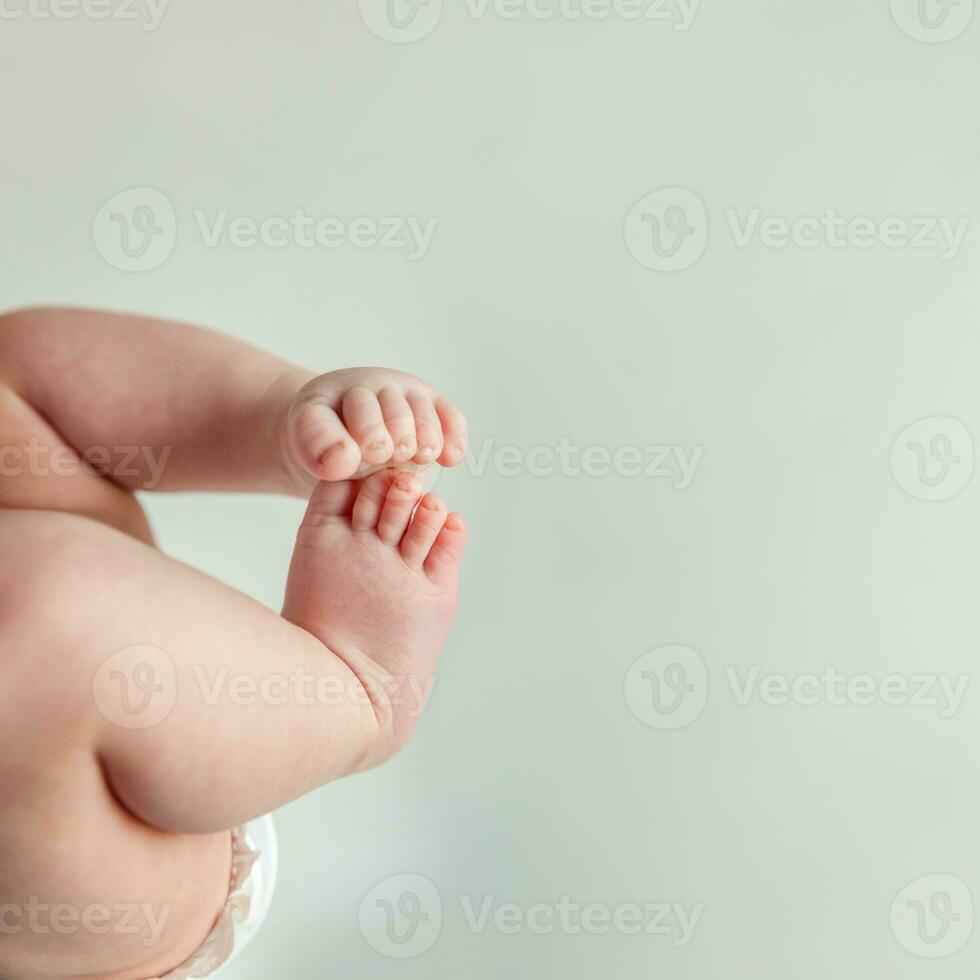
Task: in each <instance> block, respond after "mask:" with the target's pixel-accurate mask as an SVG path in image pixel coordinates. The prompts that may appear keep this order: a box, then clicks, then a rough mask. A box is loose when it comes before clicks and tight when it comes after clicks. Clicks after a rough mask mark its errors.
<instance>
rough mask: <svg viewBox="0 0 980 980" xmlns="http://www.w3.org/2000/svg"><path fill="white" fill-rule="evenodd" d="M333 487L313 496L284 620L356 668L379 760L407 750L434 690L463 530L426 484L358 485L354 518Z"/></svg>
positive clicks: (372, 480)
mask: <svg viewBox="0 0 980 980" xmlns="http://www.w3.org/2000/svg"><path fill="white" fill-rule="evenodd" d="M331 489H332V485H331V484H329V483H321V484H319V485H318V487H317V489H316V490H315V491H314V493H313V495H312V497H311V498H310V504H309V507H308V508H307V511H306V516H305V517H304V519H303V523H302V525H301V526H300V529H299V533H298V535H297V540H296V549H295V551H294V552H293V560H292V565H291V566H290V571H289V581H288V584H287V587H286V602H285V605H284V607H283V616H285V618H286V619H288V620H290V621H291V622H293V623H295V624H296V625H297V626H301V627H302V628H303V629H305V630H307V631H308V632H310V633H312V634H313V635H314V636H315V637H316V638H317V639H318V640H320V642H321V643H323V644H324V645H325V646H326V647H328V648H329V649H330V650H331V651H332V652H333V653H335V654H336V655H337V656H339V657H340V658H341V659H342V660H344V662H345V663H346V664H347V665H348V666H349V667H350V668H351V670H352V671H353V672H354V674H355V675H356V676H357V678H358V679H359V680H360V682H361V683H362V684H363V685H364V687H365V688H366V690H367V693H368V695H369V696H370V697H371V700H372V702H373V703H374V706H375V709H376V712H377V714H378V718H379V720H380V721H381V723H382V728H383V731H384V738H383V742H384V743H385V744H384V745H383V746H381V748H380V750H379V758H377V759H372V760H371V762H370V763H369V764H373V763H374V762H377V761H383V759H386V758H389V757H390V756H391V755H392V754H393V753H394V752H395V751H397V749H398V748H399V747H400V746H401V745H402V744H404V742H405V740H406V739H407V738H408V735H409V734H410V733H411V731H412V729H413V728H414V725H415V723H416V722H417V720H418V717H419V715H420V714H421V713H422V711H423V710H424V708H425V703H426V701H427V700H428V696H429V694H430V693H431V687H432V682H433V675H434V672H435V667H436V663H437V662H438V659H439V656H440V654H441V652H442V648H443V645H444V644H445V641H446V637H447V635H448V633H449V628H450V626H451V624H452V620H453V616H454V614H455V610H456V586H457V579H458V576H459V565H460V560H461V559H462V557H463V549H464V547H465V545H466V535H467V529H466V523H465V522H464V520H463V518H462V517H461V516H460V515H459V514H449V513H447V511H446V505H445V504H444V503H443V502H442V499H441V498H440V497H438V496H436V495H435V494H432V493H429V494H426V495H425V496H424V497H423V496H422V483H421V481H420V480H419V478H418V477H417V476H415V475H414V474H412V473H408V472H405V471H393V470H386V471H384V472H380V473H376V474H374V475H373V476H371V477H368V478H367V479H365V480H364V481H362V483H361V485H360V491H359V493H358V495H357V498H356V500H355V501H354V506H353V510H352V512H351V513H350V514H349V515H345V514H342V513H338V512H337V508H336V495H334V494H332V493H331Z"/></svg>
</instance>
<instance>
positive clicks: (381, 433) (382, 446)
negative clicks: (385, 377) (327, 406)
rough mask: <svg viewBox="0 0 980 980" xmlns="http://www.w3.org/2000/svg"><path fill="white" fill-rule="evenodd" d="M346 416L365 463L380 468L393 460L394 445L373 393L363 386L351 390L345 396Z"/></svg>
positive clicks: (347, 423)
mask: <svg viewBox="0 0 980 980" xmlns="http://www.w3.org/2000/svg"><path fill="white" fill-rule="evenodd" d="M343 413H344V422H345V423H346V425H347V428H348V429H349V430H350V434H351V436H352V437H353V439H354V441H355V442H356V443H357V444H358V446H360V450H361V458H362V459H363V460H364V462H365V463H367V464H368V465H370V466H376V465H377V464H379V463H385V462H387V461H388V460H389V459H391V454H392V451H393V449H394V443H393V442H392V440H391V436H390V435H389V433H388V427H387V426H386V425H385V420H384V415H383V414H382V411H381V404H380V403H379V401H378V398H377V396H376V395H375V394H374V392H373V391H371V390H370V389H369V388H364V387H360V386H358V387H354V388H350V389H348V390H347V391H346V392H345V393H344V402H343Z"/></svg>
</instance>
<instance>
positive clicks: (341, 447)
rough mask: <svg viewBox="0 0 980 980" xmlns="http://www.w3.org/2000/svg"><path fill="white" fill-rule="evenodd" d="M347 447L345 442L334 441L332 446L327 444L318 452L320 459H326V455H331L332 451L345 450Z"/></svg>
mask: <svg viewBox="0 0 980 980" xmlns="http://www.w3.org/2000/svg"><path fill="white" fill-rule="evenodd" d="M346 448H347V443H346V442H335V443H334V444H333V445H332V446H328V447H327V448H326V449H324V451H323V452H322V453H321V454H320V459H326V458H327V457H328V456H331V455H333V453H336V452H339V451H342V450H345V449H346Z"/></svg>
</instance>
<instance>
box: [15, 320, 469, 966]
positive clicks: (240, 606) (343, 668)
mask: <svg viewBox="0 0 980 980" xmlns="http://www.w3.org/2000/svg"><path fill="white" fill-rule="evenodd" d="M465 441H466V430H465V420H464V419H463V417H462V415H461V414H460V413H459V412H458V410H456V409H455V408H454V407H453V406H452V405H451V404H450V403H449V402H447V401H446V400H445V399H443V398H442V397H441V396H440V395H439V393H438V392H436V391H435V390H434V389H432V388H431V387H430V386H429V385H427V384H425V383H424V382H421V381H419V380H418V379H417V378H414V377H412V376H410V375H405V374H402V373H400V372H394V371H386V370H384V369H379V368H367V369H353V370H346V371H340V372H335V373H333V374H327V375H322V376H319V377H317V376H314V375H312V374H310V373H309V372H305V371H302V370H300V369H298V368H295V367H292V366H291V365H288V364H286V363H284V362H281V361H279V360H278V359H276V358H273V357H271V356H269V355H266V354H264V353H262V352H260V351H257V350H254V349H252V348H249V347H247V346H245V345H243V344H240V343H237V342H235V341H232V340H229V339H227V338H225V337H222V336H221V335H218V334H215V333H211V332H208V331H201V330H197V329H195V328H191V327H183V326H177V325H174V324H165V323H159V322H156V321H144V320H136V319H134V318H130V317H120V316H111V315H108V314H98V313H91V312H76V311H68V310H41V311H25V312H23V313H18V314H13V315H8V316H7V317H0V452H2V454H3V455H2V456H0V473H2V476H0V746H2V748H3V751H2V752H0V976H2V977H4V978H7V980H21V978H25V980H26V978H37V980H43V978H55V977H57V978H65V977H69V978H76V977H77V978H80V977H95V978H103V980H143V978H147V977H156V976H159V975H161V974H162V973H165V972H167V971H168V970H171V969H173V968H174V967H176V966H177V965H178V964H180V963H181V962H182V961H183V960H184V959H186V958H187V957H188V956H189V955H190V954H191V953H192V952H193V951H194V950H195V949H196V948H197V947H198V946H199V945H200V943H201V942H202V941H203V940H204V938H205V937H206V935H207V934H208V932H209V931H210V929H211V927H212V925H213V923H214V921H215V918H216V916H217V915H218V914H219V912H220V910H221V907H222V905H223V903H224V900H225V897H226V895H227V889H228V877H229V867H230V845H229V830H230V829H231V828H232V827H234V826H237V825H239V824H242V823H245V822H247V821H249V820H253V819H255V818H257V817H259V816H261V815H262V814H264V813H267V812H269V811H271V810H273V809H275V808H276V807H278V806H281V805H282V804H284V803H286V802H288V801H289V800H291V799H294V798H296V797H297V796H300V795H302V794H304V793H306V792H309V791H311V790H313V789H315V788H317V787H319V786H322V785H324V784H325V783H327V782H329V781H331V780H333V779H337V778H340V777H342V776H345V775H348V774H350V773H354V772H357V771H360V770H363V769H366V768H369V767H371V766H374V765H378V764H379V763H382V762H384V761H385V760H386V759H388V758H390V757H391V755H392V754H393V753H394V752H396V751H397V750H398V748H399V747H400V746H401V745H402V744H404V742H405V740H406V739H407V738H408V736H409V734H410V733H411V730H412V728H413V727H414V724H415V723H416V721H417V717H418V714H419V709H420V707H421V704H420V699H424V697H425V693H426V692H427V691H428V689H429V685H430V684H431V680H432V677H433V672H434V670H435V667H436V663H437V661H438V657H439V654H440V652H441V649H442V646H443V643H444V642H445V638H446V635H447V634H448V631H449V627H450V625H451V622H452V618H453V613H454V610H455V603H456V583H457V575H458V568H459V563H460V559H461V557H462V552H463V548H464V545H465V540H466V527H465V523H464V522H463V520H462V518H461V517H460V516H459V515H455V514H449V513H448V511H447V509H446V507H445V505H444V504H443V503H442V501H441V500H440V499H439V498H438V497H436V496H435V495H434V494H429V495H426V496H425V497H424V498H423V497H422V487H421V483H420V481H419V480H418V478H417V477H416V476H414V475H412V474H411V473H409V472H405V471H404V468H405V467H410V466H412V465H413V464H414V465H416V466H424V465H428V464H432V463H433V462H435V461H438V462H439V463H441V464H442V465H454V464H455V463H457V462H459V461H460V460H461V459H462V456H463V451H464V448H465ZM129 447H140V449H141V450H145V451H141V452H140V453H138V454H136V455H135V456H133V455H132V450H131V448H129ZM164 459H165V460H166V462H165V463H163V464H162V465H161V461H162V460H164ZM137 489H156V490H167V491H173V490H185V489H213V490H226V491H229V490H237V491H245V492H248V491H253V492H281V493H288V494H293V495H297V496H303V497H309V506H308V509H307V513H306V517H305V518H304V520H303V523H302V526H301V528H300V530H299V534H298V537H297V544H296V550H295V553H294V558H293V563H292V567H291V570H290V576H289V582H288V585H287V589H286V601H285V606H284V609H283V615H282V616H278V615H276V614H275V613H273V612H272V611H270V610H268V609H266V608H265V607H263V606H261V605H260V604H258V603H256V602H254V601H253V600H251V599H250V598H248V597H246V596H244V595H242V594H241V593H238V592H236V591H234V590H233V589H230V588H228V587H226V586H224V585H222V584H221V583H220V582H217V581H215V580H214V579H211V578H209V577H208V576H205V575H203V574H201V573H199V572H197V571H195V570H193V569H191V568H189V567H187V566H185V565H183V564H181V563H179V562H177V561H175V560H173V559H171V558H169V557H167V556H165V555H163V554H162V553H161V552H160V551H159V550H157V549H156V547H155V546H154V543H153V537H152V534H151V531H150V528H149V525H148V523H147V521H146V519H145V517H144V515H143V513H142V511H141V509H140V507H139V505H138V502H137V501H136V498H135V497H134V496H133V491H134V490H137ZM420 498H421V499H420ZM416 505H417V506H416ZM146 646H151V647H152V648H154V649H155V650H157V651H161V652H162V655H163V656H164V657H165V658H166V662H167V663H169V664H170V665H172V685H171V686H172V693H173V694H174V696H175V700H174V701H173V703H172V706H171V707H170V708H169V710H168V711H167V712H166V713H165V716H164V717H162V718H160V719H159V720H158V721H156V723H155V724H153V725H152V726H150V727H143V728H136V727H132V726H128V725H123V724H120V723H119V718H120V717H122V718H123V720H124V721H125V716H119V715H117V714H115V713H114V712H113V711H112V710H107V704H108V705H110V706H111V705H112V704H113V703H114V704H116V705H118V704H119V703H120V701H119V699H120V691H121V687H120V681H119V676H120V674H119V671H118V670H117V671H116V676H115V678H113V677H112V675H111V673H110V672H109V671H108V668H106V667H103V665H106V664H108V666H109V667H121V668H122V670H123V673H125V669H126V663H127V661H125V659H123V660H119V659H118V658H119V657H120V656H122V657H123V658H125V654H120V653H119V651H127V650H131V649H132V648H134V647H140V648H141V649H142V648H144V647H146ZM228 677H231V678H233V679H235V678H237V679H238V681H240V682H245V687H244V688H241V689H240V688H237V687H233V686H231V684H232V682H231V681H228V680H227V679H228ZM297 679H299V680H301V681H302V684H301V686H300V685H298V682H297ZM131 680H132V677H127V678H126V683H129V681H131ZM241 690H245V691H246V692H251V695H250V696H245V697H242V696H233V692H235V691H238V692H239V694H240V691H241ZM256 691H260V692H261V693H260V694H258V695H256ZM300 691H301V692H302V694H300V693H298V692H300ZM311 692H313V696H311ZM56 906H61V907H62V911H61V912H60V913H56V912H55V911H54V910H55V907H56ZM45 909H46V910H47V911H45ZM102 909H105V910H107V912H105V913H102V911H101V910H102ZM59 914H60V916H61V918H60V919H59V920H57V921H55V920H56V918H57V916H58V915H59ZM124 920H125V921H124Z"/></svg>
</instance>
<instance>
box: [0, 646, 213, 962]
mask: <svg viewBox="0 0 980 980" xmlns="http://www.w3.org/2000/svg"><path fill="white" fill-rule="evenodd" d="M3 652H4V653H5V654H7V653H8V652H9V651H7V650H4V651H3ZM29 707H30V708H32V709H33V710H32V711H31V712H28V711H27V709H28V708H29ZM23 708H24V709H25V716H24V717H21V718H20V725H19V728H20V733H19V736H18V737H16V738H15V739H14V744H13V745H10V744H9V742H8V744H7V745H6V746H5V751H4V753H3V756H2V761H0V976H3V977H5V978H7V980H20V978H28V977H30V978H48V977H81V976H97V977H105V978H115V980H129V978H133V980H137V978H146V977H150V976H157V975H159V974H161V973H165V972H166V971H167V970H169V969H172V968H173V967H175V966H177V965H178V964H179V963H181V962H182V961H183V960H184V959H186V958H187V957H188V956H189V955H190V954H191V953H192V952H193V951H194V950H195V949H196V948H197V947H198V946H199V945H200V944H201V942H203V940H204V939H205V937H206V936H207V934H208V932H209V931H210V929H211V927H212V925H213V923H214V920H215V918H216V917H217V916H218V915H219V914H220V911H221V908H222V906H223V904H224V901H225V898H226V896H227V890H228V881H229V875H230V862H231V848H230V839H229V834H227V833H217V834H205V835H180V834H172V833H166V832H163V831H159V830H155V829H153V828H151V827H149V826H147V825H146V824H145V823H143V822H142V821H140V820H137V819H135V818H134V817H132V816H131V815H129V814H128V813H127V812H126V811H125V810H124V809H123V808H122V807H121V806H120V805H119V804H118V803H117V802H116V800H115V798H114V797H113V795H112V793H111V792H110V791H109V789H108V787H107V785H106V781H105V778H104V775H103V772H102V768H101V766H100V764H99V762H98V759H97V758H96V756H95V754H94V753H93V752H92V750H91V748H90V747H89V746H88V745H86V744H84V739H83V738H80V737H79V733H77V732H71V731H68V730H65V729H61V730H59V728H60V726H58V725H56V724H52V723H51V722H50V720H48V717H49V716H50V714H52V713H56V712H57V711H58V705H57V704H45V703H43V701H42V703H36V704H33V705H27V704H25V705H23ZM31 714H33V715H34V717H36V718H38V719H39V721H38V723H37V724H34V723H33V722H32V720H31V717H30V715H31ZM46 716H48V717H46ZM4 736H5V741H7V740H8V738H9V736H10V732H9V731H7V732H5V733H4Z"/></svg>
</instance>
